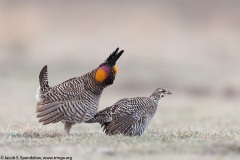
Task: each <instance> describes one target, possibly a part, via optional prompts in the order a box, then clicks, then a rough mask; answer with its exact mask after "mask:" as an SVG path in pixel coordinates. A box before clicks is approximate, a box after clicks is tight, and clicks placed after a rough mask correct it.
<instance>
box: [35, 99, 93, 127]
mask: <svg viewBox="0 0 240 160" xmlns="http://www.w3.org/2000/svg"><path fill="white" fill-rule="evenodd" d="M95 110H96V109H95V108H89V107H88V108H87V107H85V106H84V104H83V103H82V101H81V100H73V101H55V102H52V103H48V104H44V105H40V106H38V107H37V109H36V112H37V118H40V119H39V122H42V123H43V124H44V125H46V124H49V123H57V122H59V121H61V120H66V121H70V122H83V121H86V120H89V119H91V118H92V117H93V115H94V114H95V112H96V111H95Z"/></svg>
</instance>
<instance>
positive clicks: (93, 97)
mask: <svg viewBox="0 0 240 160" xmlns="http://www.w3.org/2000/svg"><path fill="white" fill-rule="evenodd" d="M118 50H119V49H118V48H117V49H116V50H115V51H114V52H113V53H112V54H110V56H109V57H108V58H107V59H106V61H105V62H104V63H102V64H100V66H99V67H97V68H96V69H94V70H93V71H91V72H88V73H86V74H84V75H83V76H80V77H75V78H71V79H69V80H67V81H65V82H63V83H61V84H59V85H56V86H54V87H50V86H49V85H48V75H47V66H44V67H43V69H42V70H41V72H40V75H39V82H40V87H39V89H38V91H37V95H36V99H37V109H36V112H37V117H38V118H40V119H39V122H42V123H43V124H44V125H46V124H49V123H57V122H59V121H62V122H63V123H64V129H65V131H66V133H67V134H69V132H70V129H71V127H72V125H73V124H75V123H82V122H86V121H87V120H89V119H91V118H93V117H94V115H95V114H96V112H97V109H98V106H99V100H100V97H101V94H102V91H103V89H104V88H105V87H107V86H109V85H111V84H113V82H114V79H115V76H116V74H117V72H118V68H117V67H116V66H115V63H116V61H117V60H118V58H119V57H120V56H121V55H122V53H123V52H124V51H123V50H122V51H120V52H118Z"/></svg>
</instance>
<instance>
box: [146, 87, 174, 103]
mask: <svg viewBox="0 0 240 160" xmlns="http://www.w3.org/2000/svg"><path fill="white" fill-rule="evenodd" d="M168 94H172V93H171V92H169V91H168V90H166V89H164V88H158V89H156V90H155V91H154V92H153V94H152V95H151V96H150V97H151V99H153V100H156V101H158V100H159V99H160V98H162V97H164V96H166V95H168Z"/></svg>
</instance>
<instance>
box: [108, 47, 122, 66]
mask: <svg viewBox="0 0 240 160" xmlns="http://www.w3.org/2000/svg"><path fill="white" fill-rule="evenodd" d="M118 50H119V48H117V49H116V50H115V51H114V52H113V53H112V54H110V56H109V57H108V58H107V59H106V63H107V64H109V65H112V66H114V65H115V64H116V62H117V60H118V58H119V57H120V56H121V55H122V53H123V52H124V50H121V51H120V52H118Z"/></svg>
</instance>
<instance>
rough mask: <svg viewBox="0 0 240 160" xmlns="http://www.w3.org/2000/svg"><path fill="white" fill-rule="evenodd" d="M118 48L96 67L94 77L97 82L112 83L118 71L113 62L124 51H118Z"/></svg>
mask: <svg viewBox="0 0 240 160" xmlns="http://www.w3.org/2000/svg"><path fill="white" fill-rule="evenodd" d="M118 50H119V48H117V49H116V50H115V51H114V52H113V53H112V54H110V56H109V57H108V58H107V59H106V61H105V62H104V63H102V64H101V65H100V66H99V67H98V68H97V70H96V73H95V79H96V81H97V82H100V83H104V84H105V85H111V84H113V81H114V79H115V76H116V75H117V73H118V68H117V66H116V65H115V64H116V62H117V60H118V58H119V57H120V56H121V55H122V53H123V52H124V51H123V50H121V51H120V52H118Z"/></svg>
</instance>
